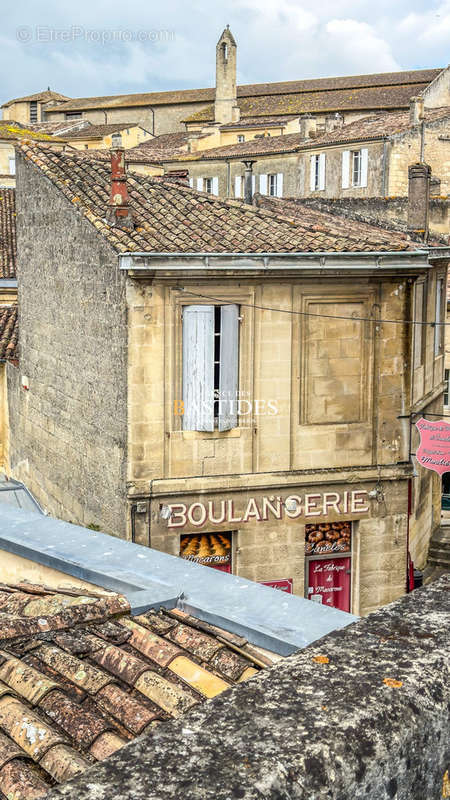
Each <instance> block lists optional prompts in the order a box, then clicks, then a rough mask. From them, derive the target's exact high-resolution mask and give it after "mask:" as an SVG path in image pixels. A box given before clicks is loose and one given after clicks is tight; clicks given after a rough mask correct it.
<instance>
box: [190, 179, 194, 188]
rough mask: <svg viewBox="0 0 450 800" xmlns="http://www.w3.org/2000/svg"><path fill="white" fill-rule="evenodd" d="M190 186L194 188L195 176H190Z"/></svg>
mask: <svg viewBox="0 0 450 800" xmlns="http://www.w3.org/2000/svg"><path fill="white" fill-rule="evenodd" d="M189 186H190V187H191V189H193V188H194V178H189Z"/></svg>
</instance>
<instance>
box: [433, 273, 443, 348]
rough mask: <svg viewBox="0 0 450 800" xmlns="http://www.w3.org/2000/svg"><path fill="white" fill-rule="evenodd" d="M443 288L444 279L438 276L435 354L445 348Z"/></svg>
mask: <svg viewBox="0 0 450 800" xmlns="http://www.w3.org/2000/svg"><path fill="white" fill-rule="evenodd" d="M443 289H444V279H443V278H438V279H437V281H436V303H435V314H434V321H435V322H436V325H435V326H434V356H435V358H436V357H437V356H440V355H441V353H442V349H443V332H444V328H443V325H442V310H443V307H444V303H443V296H442V295H443Z"/></svg>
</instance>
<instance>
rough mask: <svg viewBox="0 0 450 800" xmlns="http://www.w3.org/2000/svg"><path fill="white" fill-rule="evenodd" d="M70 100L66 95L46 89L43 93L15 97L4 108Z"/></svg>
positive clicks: (4, 104)
mask: <svg viewBox="0 0 450 800" xmlns="http://www.w3.org/2000/svg"><path fill="white" fill-rule="evenodd" d="M69 99H70V98H69V97H67V95H65V94H60V93H59V92H53V91H52V90H51V89H50V88H49V89H44V91H42V92H35V94H27V95H25V96H24V97H14V98H13V99H12V100H8V101H7V102H6V103H3V105H2V108H8V106H10V105H12V104H13V103H29V102H33V101H36V102H38V103H49V102H50V101H52V100H53V101H59V100H69Z"/></svg>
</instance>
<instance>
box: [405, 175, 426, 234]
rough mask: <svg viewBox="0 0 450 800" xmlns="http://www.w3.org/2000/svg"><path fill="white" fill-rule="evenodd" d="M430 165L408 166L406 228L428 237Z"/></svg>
mask: <svg viewBox="0 0 450 800" xmlns="http://www.w3.org/2000/svg"><path fill="white" fill-rule="evenodd" d="M430 182H431V167H430V166H429V165H428V164H424V163H420V164H410V165H409V167H408V230H409V231H411V232H412V233H416V234H418V235H419V236H420V237H421V239H422V240H423V241H424V242H426V241H427V239H428V218H429V203H430Z"/></svg>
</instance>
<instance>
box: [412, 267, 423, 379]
mask: <svg viewBox="0 0 450 800" xmlns="http://www.w3.org/2000/svg"><path fill="white" fill-rule="evenodd" d="M424 300H425V283H424V281H421V282H420V283H417V284H416V286H415V289H414V323H415V324H414V358H413V362H414V369H417V368H418V367H421V366H422V364H423V343H424V335H423V327H424V326H423V322H424V311H425V309H424Z"/></svg>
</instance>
